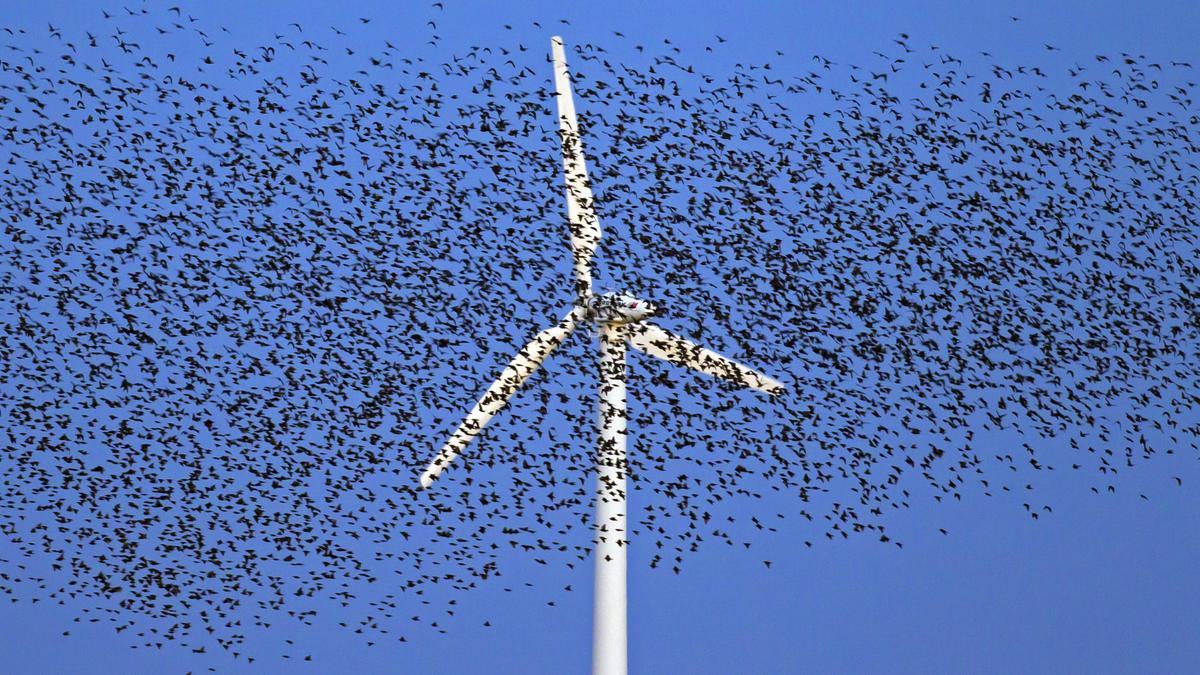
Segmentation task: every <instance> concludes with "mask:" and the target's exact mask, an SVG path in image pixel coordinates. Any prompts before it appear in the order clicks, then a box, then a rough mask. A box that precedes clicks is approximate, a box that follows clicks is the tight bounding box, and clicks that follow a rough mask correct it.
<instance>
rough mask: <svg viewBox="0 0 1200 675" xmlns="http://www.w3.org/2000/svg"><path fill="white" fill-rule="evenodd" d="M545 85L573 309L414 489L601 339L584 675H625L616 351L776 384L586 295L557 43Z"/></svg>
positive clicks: (575, 152)
mask: <svg viewBox="0 0 1200 675" xmlns="http://www.w3.org/2000/svg"><path fill="white" fill-rule="evenodd" d="M550 45H551V51H552V52H553V55H554V85H555V90H556V93H557V99H558V121H559V129H560V136H561V138H562V153H563V170H564V173H565V174H566V185H567V215H568V219H569V222H570V227H571V247H572V249H573V251H574V260H575V289H576V293H577V299H576V301H575V306H574V308H573V309H571V311H570V312H568V313H567V315H566V316H565V317H563V319H562V321H560V322H559V323H558V324H557V325H555V326H552V327H550V328H547V329H545V330H543V331H542V332H540V333H538V334H537V335H535V336H534V338H533V340H531V341H530V342H529V344H527V345H525V347H524V348H522V349H521V351H519V352H518V353H517V355H516V356H515V357H513V360H512V362H511V363H509V364H508V367H506V368H505V369H504V372H502V373H501V374H500V377H499V379H497V380H496V381H495V382H493V383H492V385H491V386H490V387H488V390H487V391H486V392H485V393H484V394H483V396H482V397H481V398H480V399H479V402H478V403H476V404H475V407H474V408H472V409H471V412H469V413H468V414H467V417H466V419H465V420H463V422H462V424H461V425H460V426H459V427H458V429H457V430H455V432H454V433H453V434H452V435H451V436H450V439H449V440H448V441H447V442H446V445H445V446H444V447H443V448H442V451H441V452H440V453H438V455H437V457H435V458H434V460H433V461H432V462H431V463H430V464H429V467H428V468H426V469H425V471H424V472H423V473H422V474H421V487H429V486H430V485H431V484H432V483H433V480H434V479H435V478H437V477H438V475H439V474H441V472H442V471H443V470H444V469H445V468H446V466H447V465H449V464H450V462H452V461H453V460H454V458H455V457H457V456H458V454H459V453H460V452H462V450H463V448H465V447H466V446H467V444H468V443H470V442H471V439H472V438H474V437H475V436H476V435H478V434H479V432H480V431H482V430H483V427H484V425H486V424H487V423H488V421H489V420H490V419H492V417H493V416H495V415H496V413H498V412H500V409H501V408H503V407H504V405H505V404H506V403H508V399H509V398H510V397H512V395H513V394H514V393H515V392H516V391H517V389H519V388H520V387H521V385H522V384H524V383H525V381H526V380H528V379H529V377H530V375H532V374H533V372H534V371H535V370H537V368H538V366H540V365H541V363H542V362H543V361H545V360H546V358H547V357H549V356H550V354H551V353H552V352H553V351H554V350H555V349H556V348H557V347H558V346H559V345H560V344H562V343H563V341H564V340H566V338H567V336H568V335H570V334H571V332H572V331H573V330H574V329H575V328H576V327H577V326H578V325H579V324H580V323H589V324H595V325H596V326H597V328H598V330H599V334H600V420H599V431H600V441H599V444H598V445H597V448H596V542H595V558H596V579H595V600H594V603H595V604H594V608H593V615H592V620H593V632H592V672H593V673H595V674H596V675H617V674H620V675H624V673H625V672H626V670H627V656H626V653H627V645H628V642H627V638H626V596H625V590H626V585H625V570H626V560H625V553H626V546H625V545H626V544H627V543H628V540H627V539H626V527H625V478H626V474H627V471H628V466H627V464H626V460H625V452H626V437H625V422H626V412H625V353H626V344H627V343H628V344H629V345H632V346H633V347H634V348H635V349H639V350H641V351H642V352H645V353H646V354H649V355H651V356H656V357H658V358H660V359H663V360H665V361H668V362H670V363H674V364H676V365H679V366H684V367H688V368H693V369H695V370H698V371H700V372H702V373H705V374H708V375H712V376H715V377H719V378H722V379H725V380H729V381H731V382H734V383H736V384H739V385H742V386H746V387H750V388H752V389H758V390H759V391H763V392H766V393H767V394H772V395H773V394H777V393H780V392H782V391H783V385H782V384H781V383H779V382H778V381H777V380H774V379H772V378H770V377H767V376H766V375H763V374H762V373H759V372H758V371H756V370H754V369H752V368H748V367H746V366H743V365H741V364H739V363H736V362H734V361H732V360H730V359H728V358H726V357H724V356H721V355H720V354H717V353H714V352H711V351H709V350H707V349H705V348H703V347H701V346H699V345H696V344H694V343H692V342H691V341H689V340H687V339H685V338H682V337H680V336H678V335H674V334H672V333H669V332H667V331H666V330H663V329H662V328H660V327H658V326H655V325H654V324H652V323H648V322H646V321H645V319H646V318H647V317H649V316H652V315H653V314H654V313H655V311H656V309H655V306H654V305H653V304H651V303H649V302H646V301H644V300H640V299H638V298H636V297H634V296H631V295H627V294H624V293H601V294H595V293H593V292H592V257H593V256H594V255H595V253H596V246H597V245H598V244H599V243H600V225H599V222H598V221H597V219H596V213H595V211H594V210H593V208H592V204H593V197H592V189H591V186H590V185H589V183H588V179H587V169H586V168H585V167H584V160H583V146H582V144H581V142H580V138H579V127H578V124H577V121H576V119H575V101H574V99H573V98H572V94H571V80H570V75H569V73H568V71H567V60H566V56H565V55H564V53H563V42H562V38H560V37H557V36H556V37H553V38H551V40H550Z"/></svg>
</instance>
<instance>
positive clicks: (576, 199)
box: [550, 36, 600, 296]
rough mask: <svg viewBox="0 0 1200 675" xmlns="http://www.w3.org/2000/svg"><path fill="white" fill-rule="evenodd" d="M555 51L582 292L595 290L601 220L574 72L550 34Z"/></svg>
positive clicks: (573, 242) (570, 219)
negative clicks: (590, 176)
mask: <svg viewBox="0 0 1200 675" xmlns="http://www.w3.org/2000/svg"><path fill="white" fill-rule="evenodd" d="M550 47H551V51H552V52H553V53H554V89H555V93H556V94H557V96H556V97H555V98H557V99H558V125H559V132H560V136H561V137H562V152H563V173H564V175H565V176H566V183H567V220H568V222H569V224H570V227H571V250H572V251H573V253H574V257H575V290H576V292H577V293H579V295H580V296H588V295H591V293H592V256H594V255H595V253H596V247H597V246H599V245H600V221H599V220H598V219H597V218H596V212H595V210H594V209H593V197H592V188H591V184H590V183H589V182H588V177H587V167H586V166H585V164H584V159H583V142H582V141H581V139H580V137H579V121H578V120H577V119H576V117H575V99H574V97H573V95H572V93H571V75H570V72H569V71H568V70H567V57H566V55H565V53H564V51H563V41H562V38H561V37H557V36H555V37H553V38H550Z"/></svg>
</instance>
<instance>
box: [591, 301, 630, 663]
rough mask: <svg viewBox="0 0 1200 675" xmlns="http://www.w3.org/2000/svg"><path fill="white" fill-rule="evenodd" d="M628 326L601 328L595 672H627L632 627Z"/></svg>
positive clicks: (594, 613)
mask: <svg viewBox="0 0 1200 675" xmlns="http://www.w3.org/2000/svg"><path fill="white" fill-rule="evenodd" d="M624 333H625V326H624V325H622V324H617V323H608V324H604V325H603V326H602V327H601V329H600V420H599V423H600V425H599V426H600V442H599V444H597V446H596V545H595V549H596V550H595V558H596V579H595V599H594V605H593V606H592V673H593V674H594V675H625V673H626V671H627V669H628V660H627V651H628V642H627V640H628V637H627V632H626V621H627V617H628V614H627V609H626V585H625V573H626V552H627V548H628V538H629V537H628V533H627V532H626V529H625V521H626V516H625V514H626V492H625V487H626V485H625V481H626V474H627V473H628V465H627V463H626V454H625V453H626V433H625V430H626V410H625V335H624Z"/></svg>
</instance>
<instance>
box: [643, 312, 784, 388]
mask: <svg viewBox="0 0 1200 675" xmlns="http://www.w3.org/2000/svg"><path fill="white" fill-rule="evenodd" d="M629 344H631V345H633V346H634V348H636V349H638V350H640V351H643V352H645V353H647V354H649V355H650V356H657V357H658V358H660V359H663V360H664V361H669V362H671V363H674V364H675V365H677V366H684V367H686V368H692V369H694V370H698V371H700V372H702V373H705V374H708V375H712V376H713V377H719V378H721V379H723V380H728V381H730V382H733V383H734V384H739V385H742V386H745V387H750V388H752V389H757V390H759V391H764V392H766V393H768V394H779V393H782V392H783V383H781V382H779V381H778V380H776V379H774V378H770V377H767V376H766V375H763V374H762V373H760V372H758V371H757V370H754V369H753V368H749V367H747V366H743V365H742V364H740V363H737V362H736V361H733V360H732V359H728V358H726V357H724V356H721V355H720V354H718V353H716V352H713V351H709V350H707V349H705V348H704V347H701V346H700V345H698V344H695V343H694V342H692V341H690V340H688V339H686V338H682V337H679V336H678V335H675V334H673V333H669V332H667V331H666V330H664V329H662V328H659V327H658V326H655V325H654V324H650V323H636V324H630V330H629Z"/></svg>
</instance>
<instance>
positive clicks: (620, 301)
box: [583, 293, 659, 323]
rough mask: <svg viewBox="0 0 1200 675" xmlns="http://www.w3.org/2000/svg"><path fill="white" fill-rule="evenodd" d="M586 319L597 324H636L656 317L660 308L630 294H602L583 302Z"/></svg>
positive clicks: (589, 297)
mask: <svg viewBox="0 0 1200 675" xmlns="http://www.w3.org/2000/svg"><path fill="white" fill-rule="evenodd" d="M583 306H584V310H585V311H586V312H587V314H586V317H587V319H588V320H590V321H595V322H596V323H634V322H636V321H641V320H643V319H646V318H649V317H651V316H654V315H655V314H657V313H658V309H659V308H658V306H657V305H655V304H654V303H652V302H648V301H646V300H642V299H641V298H638V297H636V296H633V295H630V294H628V293H601V294H600V295H592V296H588V297H587V298H585V299H584V301H583Z"/></svg>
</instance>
